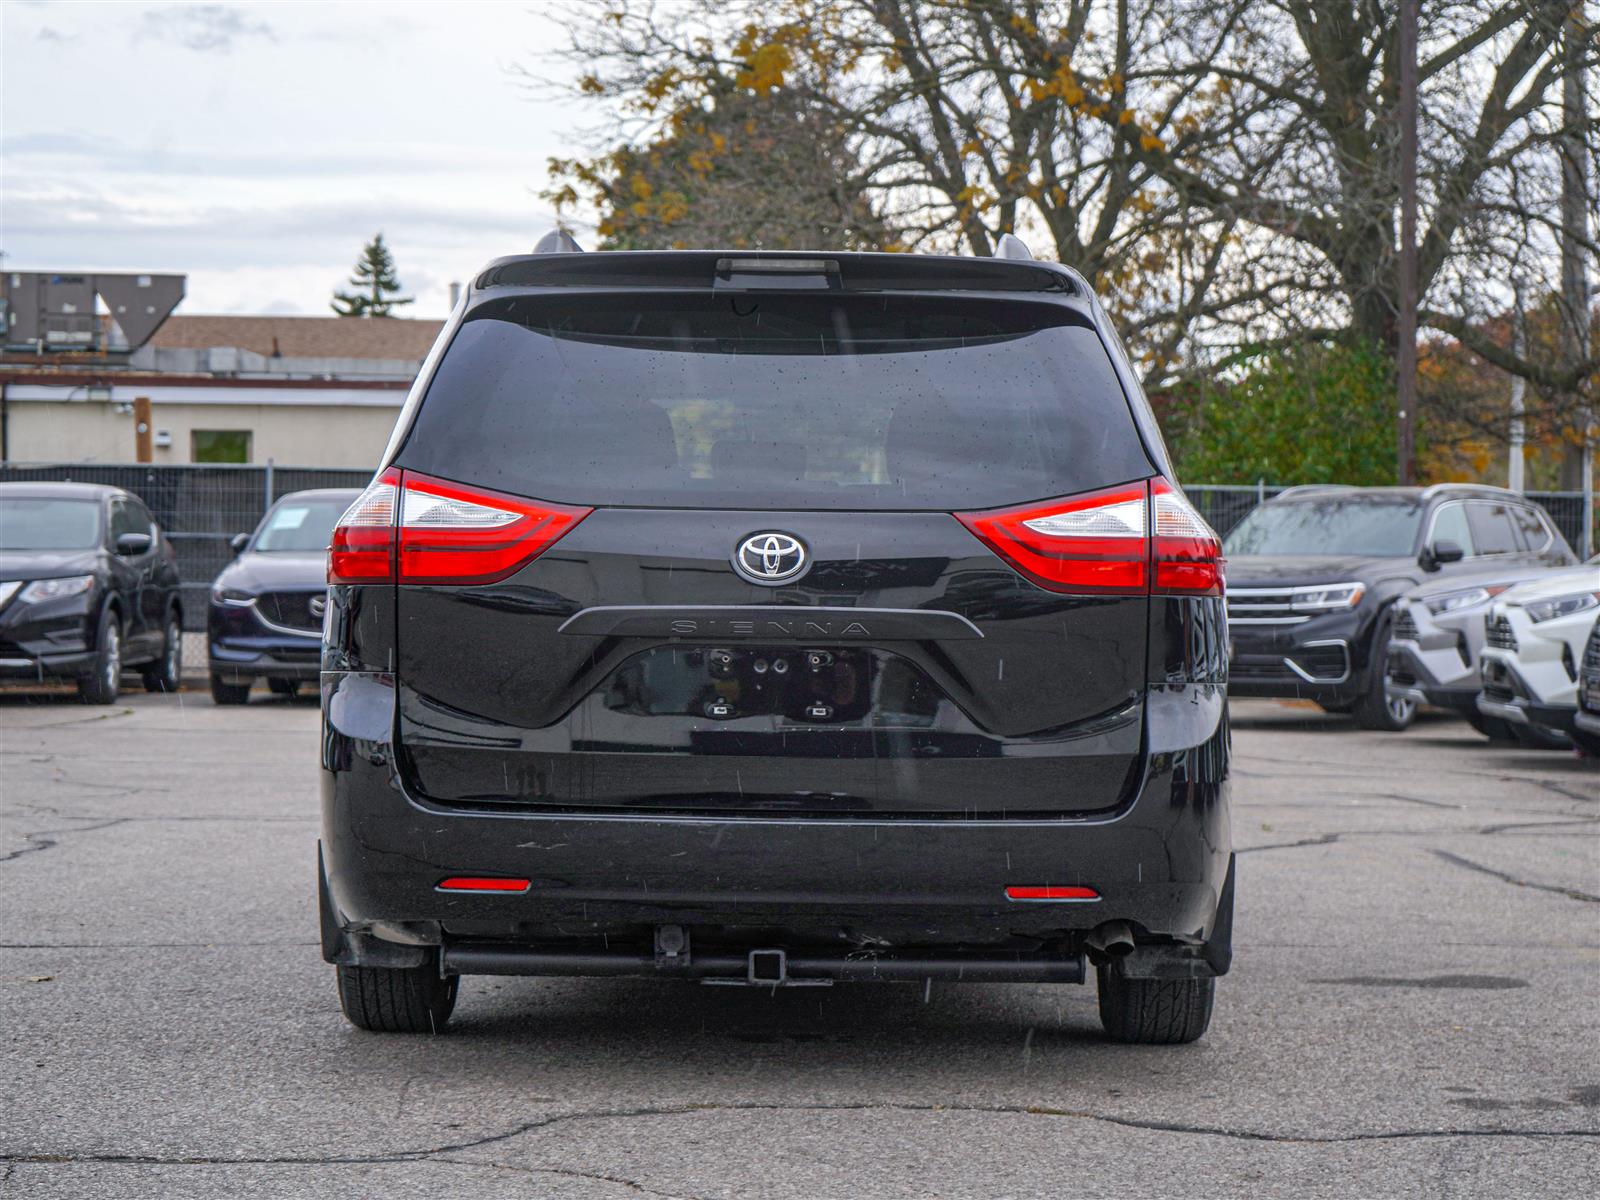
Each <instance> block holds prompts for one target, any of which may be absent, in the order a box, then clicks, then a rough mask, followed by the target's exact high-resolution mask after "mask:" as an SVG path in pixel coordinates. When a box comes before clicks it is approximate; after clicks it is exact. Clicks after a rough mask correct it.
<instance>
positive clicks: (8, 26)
mask: <svg viewBox="0 0 1600 1200" xmlns="http://www.w3.org/2000/svg"><path fill="white" fill-rule="evenodd" d="M198 7H202V8H214V7H217V6H198ZM156 11H158V12H160V13H168V12H169V9H168V8H166V7H164V8H162V9H160V10H156ZM225 11H226V12H231V13H234V14H235V15H237V16H238V17H239V18H240V21H241V22H242V25H241V26H240V27H237V28H236V27H234V26H232V25H229V24H228V23H226V22H224V23H223V24H221V25H217V24H215V23H213V24H210V25H201V26H196V27H194V28H192V29H190V34H192V35H193V36H190V34H185V33H184V32H183V29H182V27H177V26H169V27H168V28H167V29H166V30H165V31H164V33H163V35H162V36H159V37H158V36H155V35H145V34H143V33H142V31H143V30H144V21H145V19H146V17H148V16H149V12H148V11H145V12H141V11H139V10H137V9H135V8H133V6H125V5H118V4H88V3H85V4H74V5H67V6H61V5H51V6H38V7H35V6H30V5H16V4H6V5H0V21H3V22H4V30H3V33H4V37H3V43H0V44H3V46H4V48H5V49H4V61H3V63H0V88H3V100H4V103H5V111H6V115H7V120H6V125H5V137H4V140H3V142H0V167H3V169H4V174H5V179H6V185H5V202H4V205H3V206H0V249H3V250H4V251H5V252H6V255H7V257H6V259H5V262H6V264H7V266H10V267H12V268H14V269H16V268H21V269H28V268H37V269H50V268H59V269H72V268H76V269H98V270H142V271H163V272H167V271H171V272H181V273H185V274H187V275H188V276H189V297H188V299H187V300H185V302H184V306H183V309H182V311H185V312H205V311H213V312H216V311H237V312H253V311H254V312H259V311H263V310H264V309H266V308H268V307H276V308H278V309H280V310H290V311H299V312H321V311H325V310H326V307H325V306H326V302H327V298H328V295H329V294H330V293H331V292H332V290H333V289H334V288H335V287H337V286H339V285H340V284H341V283H342V281H343V280H344V279H345V277H346V276H347V275H348V274H349V271H350V265H351V263H352V262H353V261H354V259H355V256H356V254H357V252H358V251H359V249H360V246H361V244H362V243H363V242H364V241H365V240H366V239H367V238H369V237H371V236H372V234H373V233H374V232H375V231H377V230H379V229H382V230H383V231H384V233H385V236H386V239H387V240H388V241H389V243H390V245H391V247H392V248H393V250H394V253H395V256H396V260H397V263H398V266H399V270H400V274H401V279H402V281H403V282H404V283H405V285H406V287H407V290H408V291H412V292H414V293H415V294H416V295H417V296H418V303H417V305H416V306H415V315H418V316H437V315H443V313H444V311H445V309H446V306H447V301H448V284H449V282H450V281H451V280H459V279H465V278H467V277H469V276H470V274H471V273H472V272H473V271H475V270H476V269H477V268H479V267H480V266H482V265H483V263H484V262H486V261H487V260H488V259H490V258H493V257H495V256H497V255H501V254H507V253H515V252H517V251H521V250H526V249H529V248H531V246H532V244H533V242H534V241H535V240H536V239H537V237H538V236H539V234H541V233H542V232H544V230H546V229H547V228H549V226H550V225H551V224H552V222H553V215H552V214H551V213H550V211H549V209H548V206H547V205H545V204H544V203H543V202H542V201H540V200H539V199H538V198H537V192H538V190H539V189H540V188H541V187H543V186H544V183H545V162H546V160H547V159H548V158H549V157H550V156H552V155H572V154H582V153H585V152H587V151H588V150H589V149H590V148H589V147H585V146H582V145H573V144H570V143H569V142H568V141H567V140H566V138H565V137H564V134H563V131H564V130H567V129H570V128H573V127H575V126H577V125H579V124H581V123H582V121H583V120H584V117H585V114H583V113H582V112H581V111H579V110H578V109H577V108H576V107H573V106H564V105H562V104H561V103H559V102H555V101H551V100H549V99H543V100H539V101H531V100H530V99H529V96H528V93H527V92H526V91H525V90H523V89H520V88H519V87H518V86H517V84H516V82H515V81H514V80H513V79H512V78H510V77H509V76H508V74H507V71H506V68H507V67H508V66H509V65H510V64H511V63H513V62H520V63H523V64H527V65H531V66H536V67H538V68H540V69H541V70H548V69H550V64H548V63H540V62H539V60H538V55H539V52H540V51H541V49H543V48H547V47H549V46H550V45H552V44H553V39H554V38H555V37H557V36H559V33H558V31H555V30H554V28H553V27H552V26H551V24H550V23H549V22H548V20H547V19H545V18H544V17H543V16H542V15H541V14H540V13H539V12H538V11H535V12H534V13H532V14H530V13H529V12H528V10H526V9H524V8H523V7H522V6H520V5H513V4H472V3H456V4H412V5H406V6H404V7H403V9H401V8H395V7H386V8H382V9H378V8H375V7H374V6H370V5H366V4H339V3H333V4H319V5H298V4H296V5H278V6H273V7H271V8H265V7H262V6H254V7H250V6H240V7H239V8H237V9H233V8H230V9H227V10H225ZM375 12H378V13H382V14H384V15H383V16H382V17H381V19H375V17H374V13H375ZM396 13H403V17H402V19H399V20H391V19H390V16H391V15H393V14H396ZM258 25H265V26H269V27H270V36H268V34H266V33H261V32H259V31H256V32H254V33H252V32H251V29H252V28H253V27H254V26H258ZM44 28H49V29H51V30H52V31H54V32H55V33H56V34H59V35H60V37H61V38H62V39H64V40H59V41H52V42H51V52H50V53H49V54H48V55H45V54H40V53H35V52H30V51H29V49H28V47H30V46H34V45H37V40H36V39H37V37H38V35H39V33H40V31H41V30H42V29H44ZM194 29H199V30H200V32H198V33H196V32H194ZM169 34H170V35H171V36H168V35H169ZM213 36H215V37H223V36H226V37H227V39H228V40H229V49H228V51H227V52H223V49H224V48H223V47H221V46H209V47H206V48H205V49H207V50H209V52H196V48H195V47H193V46H191V45H190V44H188V43H187V42H185V41H184V40H183V39H184V37H189V40H190V41H191V42H192V41H194V40H195V39H197V38H198V39H200V40H202V41H204V40H205V39H206V38H210V37H213ZM130 45H131V50H130ZM63 77H66V78H70V79H71V80H72V83H71V86H67V87H63V86H61V80H62V78H63ZM40 95H50V96H51V98H52V99H51V103H50V104H48V105H46V104H38V103H34V102H31V99H30V98H33V97H37V96H40Z"/></svg>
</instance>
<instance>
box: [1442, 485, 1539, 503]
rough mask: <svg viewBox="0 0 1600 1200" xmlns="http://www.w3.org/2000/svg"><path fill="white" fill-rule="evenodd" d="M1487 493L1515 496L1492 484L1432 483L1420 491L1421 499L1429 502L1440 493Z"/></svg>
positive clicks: (1513, 493) (1509, 490)
mask: <svg viewBox="0 0 1600 1200" xmlns="http://www.w3.org/2000/svg"><path fill="white" fill-rule="evenodd" d="M1458 491H1459V492H1487V493H1489V494H1490V495H1493V496H1515V495H1516V494H1517V493H1516V492H1513V491H1512V490H1511V489H1510V488H1503V487H1496V486H1495V485H1494V484H1492V483H1433V484H1429V485H1428V486H1427V487H1425V488H1423V489H1422V498H1423V499H1424V500H1431V499H1433V498H1434V497H1435V496H1437V495H1439V494H1440V493H1441V492H1458Z"/></svg>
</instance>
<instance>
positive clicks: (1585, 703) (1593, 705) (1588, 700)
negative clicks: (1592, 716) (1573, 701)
mask: <svg viewBox="0 0 1600 1200" xmlns="http://www.w3.org/2000/svg"><path fill="white" fill-rule="evenodd" d="M1578 705H1579V707H1580V708H1586V709H1588V710H1589V711H1590V712H1597V713H1600V625H1596V626H1595V627H1594V632H1592V633H1591V634H1589V641H1588V642H1587V643H1586V644H1585V646H1584V648H1583V665H1582V666H1581V667H1579V668H1578Z"/></svg>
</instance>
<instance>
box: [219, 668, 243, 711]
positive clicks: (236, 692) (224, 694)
mask: <svg viewBox="0 0 1600 1200" xmlns="http://www.w3.org/2000/svg"><path fill="white" fill-rule="evenodd" d="M249 699H250V684H249V683H248V682H245V683H228V682H227V681H226V680H224V679H223V678H222V676H221V675H218V674H217V673H216V672H215V671H213V672H211V702H212V703H213V704H244V703H246V702H247V701H248V700H249Z"/></svg>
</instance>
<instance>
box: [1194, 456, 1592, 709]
mask: <svg viewBox="0 0 1600 1200" xmlns="http://www.w3.org/2000/svg"><path fill="white" fill-rule="evenodd" d="M1224 548H1225V553H1226V554H1227V558H1228V631H1229V636H1230V638H1231V639H1232V650H1231V654H1232V662H1231V664H1230V668H1229V671H1230V685H1229V686H1230V690H1231V691H1232V693H1233V694H1234V695H1236V696H1299V697H1305V698H1308V699H1311V700H1315V701H1316V702H1317V703H1318V704H1320V705H1321V706H1322V707H1323V708H1325V709H1327V710H1328V711H1329V712H1349V713H1353V714H1354V715H1355V719H1356V723H1357V724H1358V725H1360V726H1362V727H1363V728H1366V729H1389V730H1399V729H1404V728H1405V727H1406V726H1407V725H1409V724H1410V723H1411V719H1412V717H1413V716H1414V715H1415V714H1416V701H1415V700H1414V699H1412V698H1410V697H1409V696H1407V695H1404V694H1394V693H1391V694H1388V695H1386V694H1385V689H1384V679H1383V677H1384V666H1385V663H1386V662H1387V659H1388V651H1389V641H1390V638H1391V637H1392V636H1393V632H1394V630H1393V624H1394V614H1393V611H1392V606H1393V604H1394V602H1395V600H1397V599H1398V598H1399V597H1400V596H1401V595H1402V594H1403V593H1405V592H1406V591H1408V590H1410V589H1411V588H1413V587H1415V586H1416V585H1417V584H1418V583H1420V582H1422V581H1424V580H1434V579H1443V578H1446V577H1458V578H1461V579H1462V580H1463V581H1470V580H1471V579H1473V578H1474V577H1476V576H1479V575H1484V576H1488V575H1494V574H1503V573H1504V572H1505V571H1506V570H1507V569H1508V568H1511V567H1515V566H1517V565H1526V566H1532V567H1539V566H1549V567H1558V566H1567V565H1570V564H1572V563H1575V562H1576V561H1577V559H1576V558H1575V557H1574V556H1573V553H1572V550H1571V548H1570V547H1569V546H1568V545H1567V543H1566V539H1564V538H1563V537H1562V536H1561V534H1560V532H1559V531H1558V530H1557V529H1556V528H1555V526H1554V525H1553V524H1551V522H1550V518H1549V517H1548V516H1547V515H1546V514H1545V512H1544V510H1543V509H1541V508H1540V507H1539V506H1538V505H1537V504H1534V503H1533V502H1532V501H1529V500H1526V499H1524V498H1523V497H1521V496H1519V495H1517V494H1516V493H1514V492H1508V491H1505V490H1503V489H1501V488H1494V487H1480V486H1476V485H1468V484H1454V483H1444V484H1435V485H1434V486H1432V487H1427V488H1354V487H1299V488H1291V489H1289V490H1288V491H1287V492H1283V493H1280V494H1279V495H1277V496H1275V497H1273V498H1272V499H1271V500H1268V501H1267V502H1266V503H1264V504H1261V505H1259V506H1258V507H1256V508H1255V509H1254V510H1253V511H1252V512H1251V513H1250V515H1249V516H1247V517H1245V519H1244V520H1243V521H1241V522H1240V523H1239V524H1238V525H1237V526H1236V527H1235V528H1234V530H1233V531H1232V532H1231V533H1230V534H1228V537H1227V540H1226V542H1225V543H1224Z"/></svg>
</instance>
